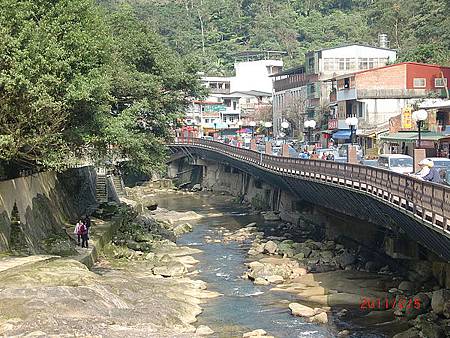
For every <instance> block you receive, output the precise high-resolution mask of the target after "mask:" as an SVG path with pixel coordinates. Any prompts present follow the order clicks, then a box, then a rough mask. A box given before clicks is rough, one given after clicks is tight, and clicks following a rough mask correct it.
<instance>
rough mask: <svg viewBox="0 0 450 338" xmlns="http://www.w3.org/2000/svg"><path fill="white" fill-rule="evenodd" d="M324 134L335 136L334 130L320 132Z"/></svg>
mask: <svg viewBox="0 0 450 338" xmlns="http://www.w3.org/2000/svg"><path fill="white" fill-rule="evenodd" d="M320 132H321V133H322V134H333V132H334V129H325V130H321V131H320Z"/></svg>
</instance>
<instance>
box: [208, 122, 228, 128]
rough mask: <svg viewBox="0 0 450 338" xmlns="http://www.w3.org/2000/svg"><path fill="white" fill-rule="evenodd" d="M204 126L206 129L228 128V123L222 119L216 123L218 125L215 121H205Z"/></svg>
mask: <svg viewBox="0 0 450 338" xmlns="http://www.w3.org/2000/svg"><path fill="white" fill-rule="evenodd" d="M202 126H203V128H205V129H226V128H228V124H227V123H225V122H222V121H219V122H218V123H216V125H214V123H203V124H202Z"/></svg>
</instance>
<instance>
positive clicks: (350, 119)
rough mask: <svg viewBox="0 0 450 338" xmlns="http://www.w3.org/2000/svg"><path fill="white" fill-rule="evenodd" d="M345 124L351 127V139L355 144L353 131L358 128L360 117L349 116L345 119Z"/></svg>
mask: <svg viewBox="0 0 450 338" xmlns="http://www.w3.org/2000/svg"><path fill="white" fill-rule="evenodd" d="M345 124H346V125H347V126H349V127H350V141H351V144H352V145H353V133H354V132H353V131H354V130H356V126H357V125H358V118H356V117H354V116H353V117H347V118H346V119H345Z"/></svg>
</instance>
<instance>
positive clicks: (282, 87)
mask: <svg viewBox="0 0 450 338" xmlns="http://www.w3.org/2000/svg"><path fill="white" fill-rule="evenodd" d="M395 60H396V52H395V51H394V50H392V49H387V48H382V47H372V46H365V45H360V44H351V45H345V46H339V47H335V48H326V49H320V50H316V51H312V52H308V53H306V54H305V63H304V64H303V65H301V66H299V67H296V68H293V69H289V70H285V71H283V72H280V73H277V74H275V75H272V78H273V80H274V83H273V87H274V94H273V125H274V132H275V133H276V134H277V133H279V132H280V131H281V122H282V121H284V120H288V122H291V124H293V125H296V126H297V127H298V131H299V132H300V133H301V132H302V130H303V122H304V120H305V119H314V120H315V121H316V123H317V126H318V128H320V129H321V130H327V129H328V115H329V113H330V107H329V97H330V92H331V90H332V82H331V79H332V78H335V77H336V76H339V75H343V74H348V73H352V72H355V71H359V70H366V69H372V68H377V67H380V66H385V65H387V64H388V63H391V62H394V61H395ZM333 109H334V108H333V107H332V110H333ZM289 120H290V121H289ZM317 136H319V135H317Z"/></svg>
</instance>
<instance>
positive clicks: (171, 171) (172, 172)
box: [167, 161, 178, 178]
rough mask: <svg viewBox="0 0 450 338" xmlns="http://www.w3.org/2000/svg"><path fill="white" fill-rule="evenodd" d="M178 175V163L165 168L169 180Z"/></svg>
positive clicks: (175, 162)
mask: <svg viewBox="0 0 450 338" xmlns="http://www.w3.org/2000/svg"><path fill="white" fill-rule="evenodd" d="M177 174H178V163H177V161H174V162H172V163H170V164H169V165H168V166H167V176H168V177H169V178H175V177H176V176H177Z"/></svg>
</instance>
